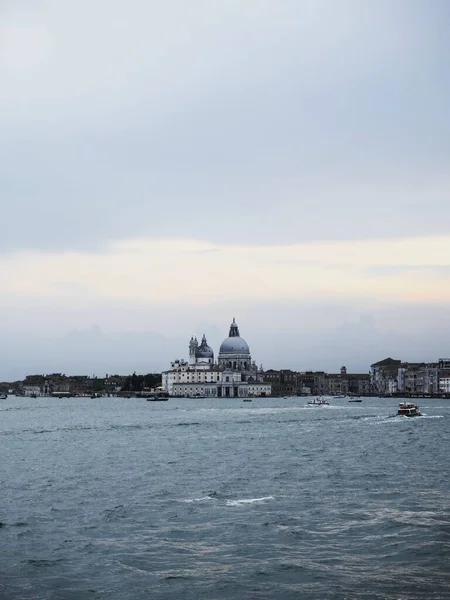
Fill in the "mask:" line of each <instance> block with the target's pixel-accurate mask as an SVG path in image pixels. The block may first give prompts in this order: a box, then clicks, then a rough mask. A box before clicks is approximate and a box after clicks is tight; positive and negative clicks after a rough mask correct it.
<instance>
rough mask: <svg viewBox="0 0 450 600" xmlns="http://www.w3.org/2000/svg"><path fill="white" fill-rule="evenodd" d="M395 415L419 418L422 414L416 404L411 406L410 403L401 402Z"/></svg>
mask: <svg viewBox="0 0 450 600" xmlns="http://www.w3.org/2000/svg"><path fill="white" fill-rule="evenodd" d="M397 415H398V416H402V417H421V416H422V413H421V412H420V410H419V407H418V406H417V404H412V403H411V402H402V403H401V404H399V405H398V411H397Z"/></svg>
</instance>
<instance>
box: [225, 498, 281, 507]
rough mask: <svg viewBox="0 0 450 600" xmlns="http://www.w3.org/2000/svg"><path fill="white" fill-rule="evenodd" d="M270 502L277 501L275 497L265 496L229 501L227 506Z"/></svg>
mask: <svg viewBox="0 0 450 600" xmlns="http://www.w3.org/2000/svg"><path fill="white" fill-rule="evenodd" d="M268 500H275V498H274V497H273V496H263V497H262V498H242V499H241V500H227V501H226V502H225V504H226V505H227V506H245V505H246V504H256V503H258V502H267V501H268Z"/></svg>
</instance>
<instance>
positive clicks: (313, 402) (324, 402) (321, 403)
mask: <svg viewBox="0 0 450 600" xmlns="http://www.w3.org/2000/svg"><path fill="white" fill-rule="evenodd" d="M329 404H330V403H329V402H328V400H325V398H314V400H308V402H307V406H328V405H329Z"/></svg>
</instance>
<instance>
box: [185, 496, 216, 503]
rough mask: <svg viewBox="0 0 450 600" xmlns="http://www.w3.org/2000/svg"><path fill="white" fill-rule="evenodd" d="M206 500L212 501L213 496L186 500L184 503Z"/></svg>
mask: <svg viewBox="0 0 450 600" xmlns="http://www.w3.org/2000/svg"><path fill="white" fill-rule="evenodd" d="M205 500H212V498H211V496H202V497H201V498H186V500H183V502H204V501H205Z"/></svg>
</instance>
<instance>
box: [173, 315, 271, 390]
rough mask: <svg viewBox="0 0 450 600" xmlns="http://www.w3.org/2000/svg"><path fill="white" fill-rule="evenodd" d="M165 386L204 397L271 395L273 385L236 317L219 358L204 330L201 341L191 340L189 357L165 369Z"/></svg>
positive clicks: (221, 348) (175, 361) (193, 338)
mask: <svg viewBox="0 0 450 600" xmlns="http://www.w3.org/2000/svg"><path fill="white" fill-rule="evenodd" d="M162 386H163V389H164V390H165V391H167V392H168V394H169V395H170V396H177V397H189V398H192V397H197V398H199V397H202V398H247V397H252V396H270V394H271V385H270V383H264V371H263V369H262V367H261V368H258V367H257V366H256V363H255V361H252V357H251V355H250V348H249V346H248V344H247V342H246V341H245V340H244V339H243V338H242V337H241V335H240V333H239V327H238V326H237V323H236V321H235V319H233V322H232V323H231V325H230V331H229V333H228V337H227V338H226V339H225V340H224V341H223V342H222V344H221V345H220V348H219V355H218V360H217V362H215V360H214V352H213V350H212V348H211V347H210V346H209V345H208V342H207V340H206V336H205V334H203V337H202V341H201V343H200V344H199V343H198V340H197V338H196V337H195V336H192V337H191V340H190V342H189V360H188V361H185V360H180V359H177V360H174V361H173V362H172V363H171V368H170V369H169V370H168V371H164V372H163V373H162Z"/></svg>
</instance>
